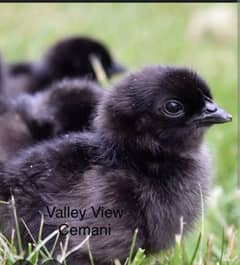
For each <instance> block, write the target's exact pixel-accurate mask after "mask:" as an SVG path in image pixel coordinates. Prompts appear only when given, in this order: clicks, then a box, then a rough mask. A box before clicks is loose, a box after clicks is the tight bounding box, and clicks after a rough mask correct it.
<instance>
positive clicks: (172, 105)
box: [0, 66, 231, 265]
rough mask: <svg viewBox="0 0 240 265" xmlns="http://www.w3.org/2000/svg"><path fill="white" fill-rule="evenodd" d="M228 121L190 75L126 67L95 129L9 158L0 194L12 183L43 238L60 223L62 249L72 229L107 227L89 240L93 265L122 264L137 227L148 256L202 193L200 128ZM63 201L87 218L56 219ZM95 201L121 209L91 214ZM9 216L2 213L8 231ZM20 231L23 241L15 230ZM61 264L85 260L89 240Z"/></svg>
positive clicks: (22, 210)
mask: <svg viewBox="0 0 240 265" xmlns="http://www.w3.org/2000/svg"><path fill="white" fill-rule="evenodd" d="M230 120H231V116H230V115H229V114H227V113H226V112H225V111H224V110H222V109H220V108H219V107H218V106H217V105H216V104H215V103H214V102H213V99H212V95H211V93H210V90H209V88H208V86H207V84H206V83H205V82H204V81H203V80H202V79H201V78H200V77H199V76H198V75H197V74H196V73H195V72H193V71H191V70H188V69H185V68H174V67H163V66H151V67H147V68H144V69H142V70H141V71H138V72H136V73H133V74H130V75H129V76H128V77H126V78H125V79H123V80H122V81H121V82H120V83H118V84H117V85H116V86H115V87H114V89H112V90H111V91H109V94H108V95H106V97H104V99H103V101H102V102H101V104H100V105H99V109H98V114H97V117H96V120H95V131H92V132H86V133H78V134H70V135H68V136H64V137H61V138H59V139H55V140H51V141H49V142H46V143H44V144H41V145H38V146H36V147H34V148H30V149H28V150H26V151H25V152H23V153H21V154H20V155H19V156H18V157H17V158H16V159H14V160H12V161H11V163H10V164H9V166H8V167H6V168H5V171H4V173H2V174H3V177H2V178H3V185H2V186H1V193H0V194H1V195H2V197H4V198H5V199H8V198H9V196H10V193H9V190H10V189H11V190H12V193H13V194H14V196H15V200H16V204H17V209H18V214H19V216H20V217H21V218H24V220H25V222H26V223H27V224H28V226H29V227H30V230H31V231H32V232H33V234H34V235H36V234H37V232H38V227H39V222H40V215H39V211H41V212H42V213H43V214H44V216H45V225H44V233H45V234H44V236H46V235H48V234H49V233H50V232H52V231H53V230H55V229H57V228H59V227H62V228H63V226H61V224H63V223H67V225H65V226H64V227H65V228H66V229H64V230H63V231H61V239H63V237H64V236H65V235H66V233H68V234H69V235H70V232H71V231H72V232H71V233H72V235H70V239H69V244H70V247H73V246H76V245H78V244H79V243H80V242H81V241H82V240H83V239H84V238H85V235H84V234H83V232H82V230H81V228H80V229H79V227H86V226H87V227H89V228H90V229H92V230H90V231H91V232H92V233H93V230H94V229H95V228H94V227H98V228H100V227H106V226H107V227H111V232H110V235H109V234H108V235H102V234H100V235H96V234H95V232H94V235H92V237H90V246H91V251H92V253H93V257H94V260H95V264H97V265H105V264H110V261H111V260H113V259H115V258H119V259H120V260H121V261H123V260H124V259H125V258H126V257H127V255H128V253H129V247H130V244H131V240H132V235H133V233H134V230H135V229H136V228H138V229H139V232H138V238H137V242H136V248H138V247H142V248H144V249H146V251H147V253H154V252H157V251H159V250H161V249H165V248H168V247H170V246H172V245H173V244H174V242H175V235H176V234H178V233H180V219H181V217H182V218H183V222H184V224H185V225H184V227H183V232H184V233H185V232H186V231H188V230H190V228H191V227H192V226H193V224H194V221H195V219H196V217H197V216H198V214H199V211H200V208H201V205H200V204H201V194H203V198H204V199H205V197H206V194H207V189H208V180H209V169H208V156H207V153H206V150H205V148H204V146H203V135H204V132H205V131H206V129H207V128H208V127H209V126H211V125H212V124H215V123H223V122H227V121H230ZM6 191H8V192H7V193H6ZM64 206H69V207H71V209H73V208H77V209H79V208H80V209H82V210H83V209H86V216H85V217H84V218H83V219H82V220H81V221H79V219H78V218H68V219H64V218H63V219H61V218H56V216H55V212H54V211H53V209H54V207H56V208H57V209H58V211H59V209H63V208H64ZM48 207H49V208H48ZM98 207H104V208H105V209H115V210H119V211H123V212H122V213H123V214H122V216H121V217H120V216H118V218H114V217H111V218H110V217H106V216H103V217H102V216H98V218H95V217H94V215H93V209H94V210H95V211H97V209H98ZM51 214H52V215H53V216H52V217H50V215H51ZM9 215H10V213H6V212H5V213H3V210H2V216H5V217H3V220H4V218H5V219H6V220H8V222H7V223H5V228H6V230H7V225H9V224H10V223H9V220H10V217H9ZM58 217H59V216H58ZM8 229H10V226H9V227H8ZM70 229H72V230H70ZM85 232H86V231H85ZM22 233H23V234H24V235H25V239H26V238H27V237H28V233H27V232H26V231H25V230H24V229H23V228H22ZM73 234H75V235H73ZM79 234H80V235H79ZM68 261H69V264H71V265H75V264H76V265H78V264H81V265H88V264H90V262H89V259H88V249H87V247H86V246H85V247H82V248H80V249H79V250H78V251H77V252H75V253H74V254H73V255H72V256H70V258H69V259H68Z"/></svg>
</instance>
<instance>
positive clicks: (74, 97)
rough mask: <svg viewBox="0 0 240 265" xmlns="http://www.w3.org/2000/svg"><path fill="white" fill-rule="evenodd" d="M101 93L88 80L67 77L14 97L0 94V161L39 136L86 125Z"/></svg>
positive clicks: (70, 130) (46, 136) (35, 140)
mask: <svg viewBox="0 0 240 265" xmlns="http://www.w3.org/2000/svg"><path fill="white" fill-rule="evenodd" d="M103 94H104V90H103V89H102V88H100V87H99V86H98V85H97V84H96V83H94V82H92V81H86V80H81V79H69V80H63V81H59V82H56V83H54V84H53V85H52V86H51V88H49V89H47V90H46V91H41V92H38V93H36V94H34V95H27V94H25V95H23V96H21V97H19V98H18V99H17V100H7V99H6V98H5V97H0V114H1V113H2V115H0V123H1V127H0V161H2V162H3V161H7V160H8V159H9V158H11V157H12V156H14V155H15V154H16V153H17V151H19V150H20V149H23V148H25V147H26V146H30V145H33V144H34V143H37V142H39V141H40V140H46V139H49V138H53V137H55V136H57V135H61V134H64V133H68V132H73V131H83V130H86V129H89V128H90V126H91V124H92V120H93V118H94V115H95V112H96V107H97V104H98V102H99V101H100V99H101V97H102V95H103Z"/></svg>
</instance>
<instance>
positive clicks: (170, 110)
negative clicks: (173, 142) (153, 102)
mask: <svg viewBox="0 0 240 265" xmlns="http://www.w3.org/2000/svg"><path fill="white" fill-rule="evenodd" d="M162 111H163V113H164V115H166V116H168V117H174V118H175V117H181V116H183V115H184V107H183V104H182V103H181V102H180V101H177V100H169V101H167V102H166V103H165V104H164V105H163V107H162Z"/></svg>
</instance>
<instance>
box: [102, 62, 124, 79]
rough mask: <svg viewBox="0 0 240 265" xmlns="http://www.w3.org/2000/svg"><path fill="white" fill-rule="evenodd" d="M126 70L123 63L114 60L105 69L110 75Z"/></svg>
mask: <svg viewBox="0 0 240 265" xmlns="http://www.w3.org/2000/svg"><path fill="white" fill-rule="evenodd" d="M126 70H127V69H126V68H125V67H124V66H123V65H121V64H120V63H118V62H116V61H114V62H113V63H112V65H111V66H110V68H109V69H107V72H108V75H110V76H111V75H113V74H122V73H124V72H126Z"/></svg>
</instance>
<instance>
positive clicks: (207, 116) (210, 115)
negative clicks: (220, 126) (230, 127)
mask: <svg viewBox="0 0 240 265" xmlns="http://www.w3.org/2000/svg"><path fill="white" fill-rule="evenodd" d="M230 121H232V115H230V114H229V113H227V112H226V111H225V110H224V109H221V108H220V107H218V106H217V105H216V104H215V103H214V102H211V101H208V102H207V103H206V106H205V108H204V109H203V111H202V113H201V114H200V115H197V116H195V117H193V119H192V120H191V123H195V124H197V125H200V126H204V125H213V124H217V123H225V122H230Z"/></svg>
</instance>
